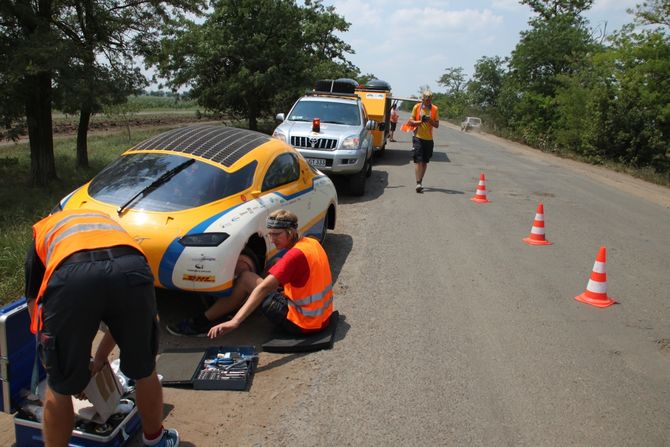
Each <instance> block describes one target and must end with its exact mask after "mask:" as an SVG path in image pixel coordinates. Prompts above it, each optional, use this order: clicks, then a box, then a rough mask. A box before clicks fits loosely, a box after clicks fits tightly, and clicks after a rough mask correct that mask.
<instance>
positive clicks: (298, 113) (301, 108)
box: [288, 101, 361, 126]
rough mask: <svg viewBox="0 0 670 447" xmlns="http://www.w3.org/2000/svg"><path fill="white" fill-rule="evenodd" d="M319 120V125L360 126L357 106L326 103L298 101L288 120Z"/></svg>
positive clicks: (354, 104) (353, 104)
mask: <svg viewBox="0 0 670 447" xmlns="http://www.w3.org/2000/svg"><path fill="white" fill-rule="evenodd" d="M314 118H319V119H321V123H331V124H344V125H347V126H360V124H361V114H360V112H359V110H358V104H356V103H353V102H352V103H351V104H346V103H342V102H332V101H330V102H326V101H298V103H297V104H296V105H295V107H294V108H293V110H292V111H291V114H290V115H289V117H288V119H289V120H291V121H312V119H314Z"/></svg>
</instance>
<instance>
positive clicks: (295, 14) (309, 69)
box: [149, 0, 359, 129]
mask: <svg viewBox="0 0 670 447" xmlns="http://www.w3.org/2000/svg"><path fill="white" fill-rule="evenodd" d="M212 7H213V11H212V13H211V15H209V16H208V17H207V19H206V20H205V22H204V23H203V24H202V25H197V24H195V23H194V22H192V21H187V20H184V21H181V22H180V23H179V24H178V26H172V27H169V28H167V29H165V30H164V33H165V36H166V37H165V38H164V39H163V41H162V42H161V46H160V48H159V49H158V50H157V51H156V52H155V53H154V54H153V56H152V57H151V58H150V59H149V60H150V62H152V63H156V64H157V66H158V69H159V72H160V74H161V76H162V77H164V78H166V79H169V81H168V83H169V85H170V86H171V87H172V88H174V89H178V88H180V87H185V86H188V87H190V88H191V93H192V96H193V97H194V98H196V99H197V100H198V102H199V103H200V104H202V105H203V106H205V107H207V108H208V109H211V110H214V111H218V112H223V113H229V114H230V113H232V114H235V115H240V116H244V117H245V118H246V119H247V121H248V123H249V128H251V129H256V127H257V119H258V118H259V117H260V116H263V115H266V114H271V113H272V112H273V111H275V112H276V109H277V108H283V107H287V104H288V103H289V102H290V101H292V100H293V99H295V97H296V96H297V95H299V94H300V92H301V91H304V89H305V88H306V87H308V86H310V85H311V84H312V82H313V81H314V80H315V79H318V78H323V77H328V78H331V77H332V78H334V77H355V76H356V75H358V74H359V72H358V69H357V68H356V67H354V66H353V65H351V64H350V63H349V62H348V61H347V60H346V54H348V53H353V50H352V49H351V47H350V46H349V45H348V44H346V43H345V42H344V41H342V40H341V39H340V38H339V37H337V36H336V34H335V33H336V32H338V31H339V32H345V31H347V29H348V27H349V24H348V23H347V22H346V21H345V20H344V19H343V18H342V17H340V16H339V15H337V14H336V13H335V12H334V8H333V7H332V6H329V7H325V6H323V5H322V3H321V1H306V2H305V5H304V6H299V5H297V4H296V2H295V1H293V0H216V1H214V2H213V4H212Z"/></svg>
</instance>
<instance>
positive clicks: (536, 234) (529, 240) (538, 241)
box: [523, 202, 552, 245]
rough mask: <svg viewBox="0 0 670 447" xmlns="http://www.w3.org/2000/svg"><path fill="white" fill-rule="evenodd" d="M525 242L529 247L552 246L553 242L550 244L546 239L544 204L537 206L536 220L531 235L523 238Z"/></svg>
mask: <svg viewBox="0 0 670 447" xmlns="http://www.w3.org/2000/svg"><path fill="white" fill-rule="evenodd" d="M523 241H524V242H525V243H526V244H528V245H551V244H552V242H549V241H548V240H546V239H545V237H544V205H542V202H540V203H539V205H537V211H536V212H535V220H534V221H533V227H532V228H531V229H530V234H529V235H528V237H525V238H523Z"/></svg>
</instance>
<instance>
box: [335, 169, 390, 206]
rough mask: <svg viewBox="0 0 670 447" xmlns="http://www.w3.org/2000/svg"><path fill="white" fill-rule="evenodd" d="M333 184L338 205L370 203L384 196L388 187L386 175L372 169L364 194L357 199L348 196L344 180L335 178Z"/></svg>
mask: <svg viewBox="0 0 670 447" xmlns="http://www.w3.org/2000/svg"><path fill="white" fill-rule="evenodd" d="M333 182H334V183H335V187H336V188H337V200H338V202H339V203H340V204H349V203H361V202H370V201H372V200H375V199H377V198H379V197H381V195H382V194H384V189H385V188H386V186H387V185H388V173H387V172H386V171H379V170H376V169H374V168H373V169H372V175H371V176H370V178H368V179H367V180H366V184H365V194H364V195H362V196H359V197H357V196H352V195H350V194H349V190H348V187H347V184H346V182H347V179H346V178H342V177H337V178H335V179H334V180H333Z"/></svg>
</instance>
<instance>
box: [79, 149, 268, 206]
mask: <svg viewBox="0 0 670 447" xmlns="http://www.w3.org/2000/svg"><path fill="white" fill-rule="evenodd" d="M187 160H192V159H189V158H186V157H182V156H179V155H169V154H154V153H137V154H128V155H125V156H123V157H121V158H119V159H117V160H116V161H114V162H113V163H112V164H110V165H109V166H107V167H106V168H105V169H104V170H103V171H101V172H100V173H99V174H98V175H96V176H95V178H93V180H92V181H91V184H90V185H89V187H88V193H89V195H90V196H91V197H93V198H94V199H96V200H100V201H102V202H105V203H110V204H114V205H122V204H125V203H126V202H128V200H130V199H131V198H132V197H133V196H136V195H137V194H138V193H139V192H140V191H143V190H146V192H145V194H144V195H141V194H140V195H139V196H138V197H137V198H136V199H134V200H132V201H131V202H130V203H128V205H127V208H131V209H133V208H136V209H141V210H146V211H178V210H183V209H187V208H195V207H196V206H200V205H204V204H206V203H210V202H213V201H215V200H219V199H222V198H224V197H228V196H230V195H233V194H235V193H238V192H240V191H243V190H245V189H246V188H248V187H249V186H251V182H252V181H253V178H254V173H255V171H256V165H257V163H256V161H253V162H251V163H249V164H248V165H246V166H244V167H242V168H241V169H238V170H237V171H235V172H232V173H228V172H226V171H224V170H223V169H219V168H217V167H216V166H212V165H210V164H207V163H203V162H201V161H198V160H195V161H194V163H191V164H187V165H183V163H184V162H185V161H187ZM180 165H182V166H185V167H180ZM176 167H180V169H179V170H178V172H177V173H176V174H175V175H174V176H173V177H170V178H169V179H167V180H166V181H165V182H161V183H160V184H159V185H158V186H156V187H155V188H147V187H148V186H149V185H151V184H152V183H154V182H155V181H156V180H157V179H158V178H160V177H161V176H162V175H164V174H165V173H166V172H169V171H170V170H172V169H174V168H176Z"/></svg>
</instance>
